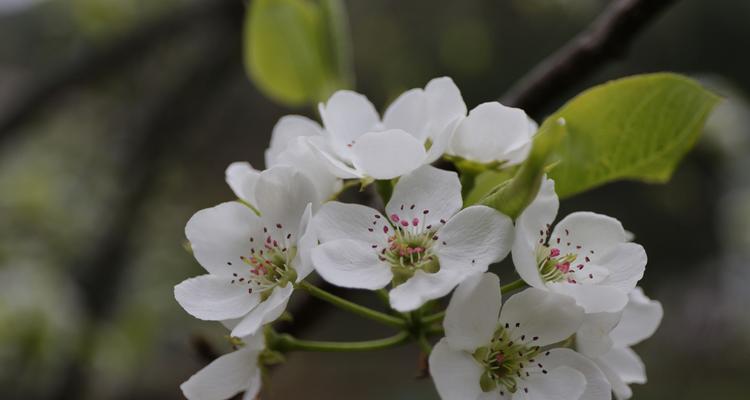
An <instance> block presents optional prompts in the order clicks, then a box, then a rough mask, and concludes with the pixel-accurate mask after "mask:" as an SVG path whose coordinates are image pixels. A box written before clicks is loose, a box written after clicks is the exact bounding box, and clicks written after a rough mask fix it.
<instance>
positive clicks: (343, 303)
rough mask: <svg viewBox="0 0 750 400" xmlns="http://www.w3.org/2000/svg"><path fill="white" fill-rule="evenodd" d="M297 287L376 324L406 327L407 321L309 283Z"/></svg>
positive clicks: (299, 284) (302, 283)
mask: <svg viewBox="0 0 750 400" xmlns="http://www.w3.org/2000/svg"><path fill="white" fill-rule="evenodd" d="M297 287H298V288H300V289H303V290H305V291H306V292H307V293H309V294H310V295H312V296H314V297H317V298H318V299H321V300H323V301H326V302H328V303H330V304H332V305H334V306H336V307H338V308H340V309H342V310H345V311H349V312H351V313H353V314H357V315H359V316H361V317H364V318H368V319H371V320H373V321H376V322H380V323H382V324H385V325H388V326H393V327H395V328H405V327H406V321H404V320H403V319H401V318H398V317H395V316H393V315H388V314H386V313H383V312H380V311H376V310H373V309H371V308H369V307H365V306H362V305H359V304H357V303H354V302H351V301H349V300H346V299H344V298H341V297H339V296H336V295H335V294H332V293H329V292H327V291H325V290H323V289H321V288H319V287H317V286H315V285H312V284H310V283H308V282H305V281H302V282H300V283H298V284H297Z"/></svg>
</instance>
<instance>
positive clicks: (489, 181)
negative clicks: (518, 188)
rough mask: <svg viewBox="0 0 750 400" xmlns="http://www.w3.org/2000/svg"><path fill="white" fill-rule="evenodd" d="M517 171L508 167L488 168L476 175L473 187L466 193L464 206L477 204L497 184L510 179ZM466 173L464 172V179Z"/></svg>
mask: <svg viewBox="0 0 750 400" xmlns="http://www.w3.org/2000/svg"><path fill="white" fill-rule="evenodd" d="M515 172H516V169H514V168H506V169H502V170H499V171H498V170H494V169H488V170H486V171H483V172H481V173H479V174H478V175H476V177H475V178H474V183H473V186H472V187H471V189H470V190H469V191H468V193H467V194H466V198H465V199H464V207H468V206H470V205H473V204H477V203H478V202H479V201H480V200H482V198H483V197H484V196H486V195H487V193H489V192H490V191H492V190H493V189H494V188H495V187H496V186H497V185H500V184H502V183H503V182H505V181H507V180H508V179H510V178H512V177H513V173H515ZM464 176H465V175H464V174H462V175H461V178H462V179H463V177H464Z"/></svg>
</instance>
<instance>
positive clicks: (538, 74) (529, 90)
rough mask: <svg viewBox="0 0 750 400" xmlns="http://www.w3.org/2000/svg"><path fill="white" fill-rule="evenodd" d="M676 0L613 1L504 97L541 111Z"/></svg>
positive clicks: (617, 54) (610, 57) (620, 49)
mask: <svg viewBox="0 0 750 400" xmlns="http://www.w3.org/2000/svg"><path fill="white" fill-rule="evenodd" d="M675 1H676V0H615V1H613V2H612V3H611V4H610V5H609V6H608V7H607V8H606V9H605V10H604V12H603V13H602V14H601V15H600V16H599V17H598V18H596V19H595V20H594V21H593V22H592V23H591V25H589V27H588V28H587V29H586V30H585V31H583V32H581V33H580V34H578V35H577V36H575V37H574V38H573V39H572V40H571V41H570V42H568V43H567V44H566V45H565V46H563V47H562V48H560V49H559V50H558V51H556V52H555V53H554V54H552V55H550V56H549V57H547V58H546V59H545V60H543V61H542V62H541V63H539V64H538V65H537V66H536V67H535V68H534V69H532V70H531V71H530V72H529V73H528V74H527V75H526V76H524V77H523V78H521V79H520V80H519V81H518V82H517V83H516V84H515V85H514V86H513V87H511V88H510V90H508V92H507V93H506V94H505V95H503V97H502V100H501V101H502V102H503V103H504V104H507V105H512V106H514V107H520V108H523V109H524V110H526V112H527V113H529V114H531V115H535V114H539V113H540V112H542V111H543V108H544V107H545V106H547V105H549V102H550V100H553V99H554V98H555V97H556V96H559V95H560V94H562V93H564V92H565V91H566V90H568V89H570V88H572V87H573V86H574V85H576V84H577V83H579V82H581V81H582V80H583V79H584V78H586V77H587V76H589V75H590V74H591V73H593V72H595V71H596V70H598V69H599V68H601V67H602V66H603V65H604V64H605V63H606V62H608V61H611V60H613V59H617V58H619V57H621V56H622V55H623V54H624V53H625V51H626V50H627V48H628V46H629V45H630V43H631V42H632V41H633V39H635V37H636V36H637V35H638V34H639V33H640V32H641V31H642V30H643V28H645V27H646V26H647V25H648V24H649V23H650V22H652V21H653V20H654V19H656V17H658V16H659V14H660V13H661V12H663V11H664V10H666V8H667V7H668V6H670V5H671V4H672V3H675Z"/></svg>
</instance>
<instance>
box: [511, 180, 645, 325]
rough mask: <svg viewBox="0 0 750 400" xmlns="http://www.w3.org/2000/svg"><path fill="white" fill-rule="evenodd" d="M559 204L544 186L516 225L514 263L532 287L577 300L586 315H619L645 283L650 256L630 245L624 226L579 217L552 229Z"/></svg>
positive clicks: (589, 216) (595, 217) (588, 214)
mask: <svg viewBox="0 0 750 400" xmlns="http://www.w3.org/2000/svg"><path fill="white" fill-rule="evenodd" d="M558 207H559V200H558V198H557V195H556V194H555V186H554V182H553V181H552V180H550V179H546V178H545V180H544V182H543V183H542V185H541V188H540V189H539V194H538V195H537V197H536V199H534V201H533V202H532V203H531V204H530V205H529V206H528V207H527V208H526V209H525V210H524V211H523V213H521V215H520V216H519V217H518V219H517V220H516V235H515V241H514V243H513V251H512V256H513V263H514V264H515V267H516V271H518V274H519V275H520V276H521V278H522V279H523V280H524V281H526V283H528V284H529V285H530V286H532V287H535V288H539V289H544V290H549V291H552V292H556V293H560V294H564V295H567V296H570V297H573V298H574V299H575V300H576V303H577V304H578V305H580V306H581V307H583V308H584V310H585V311H586V313H600V312H617V311H620V310H622V309H623V308H624V307H625V305H626V304H627V302H628V293H630V291H631V290H633V288H635V286H636V284H637V283H638V281H639V280H640V279H641V278H642V277H643V273H644V270H645V268H646V260H647V259H646V252H645V250H644V249H643V247H642V246H640V245H638V244H636V243H631V242H629V241H628V233H627V232H626V231H625V229H623V227H622V224H621V223H620V222H619V221H618V220H616V219H614V218H612V217H608V216H605V215H601V214H596V213H592V212H575V213H572V214H570V215H568V216H567V217H565V218H563V219H562V220H561V221H560V222H558V223H557V225H556V226H555V227H554V229H553V228H552V225H551V224H552V222H553V220H554V219H555V216H556V214H557V209H558Z"/></svg>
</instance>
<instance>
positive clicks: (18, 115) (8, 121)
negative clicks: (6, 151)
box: [0, 0, 242, 147]
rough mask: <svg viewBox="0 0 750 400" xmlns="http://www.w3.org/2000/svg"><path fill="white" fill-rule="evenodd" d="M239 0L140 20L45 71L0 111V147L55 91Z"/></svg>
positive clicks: (229, 10)
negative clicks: (117, 35) (128, 29)
mask: <svg viewBox="0 0 750 400" xmlns="http://www.w3.org/2000/svg"><path fill="white" fill-rule="evenodd" d="M240 5H241V3H240V1H239V0H204V1H197V2H194V3H193V4H192V5H190V6H189V7H186V8H184V9H180V10H175V11H173V12H170V13H169V14H167V15H165V16H163V17H160V18H157V19H156V20H154V21H151V22H148V23H143V24H142V25H141V26H139V27H137V28H135V29H134V30H133V31H131V32H129V33H127V34H124V35H123V36H121V37H120V38H119V39H115V40H113V41H112V42H110V43H108V44H105V45H103V46H102V47H98V48H91V49H88V50H86V51H84V52H83V53H82V54H80V55H79V56H77V57H75V58H73V59H72V60H71V61H70V62H68V63H66V64H64V65H63V66H62V67H58V68H56V69H55V70H52V71H49V72H48V73H47V74H46V75H44V76H42V77H40V78H39V79H38V80H37V82H36V83H33V84H32V86H31V87H30V88H29V89H28V91H26V93H22V94H21V95H19V98H18V99H17V100H16V101H15V102H14V103H12V104H11V106H10V108H9V109H8V110H5V111H4V112H2V113H0V147H1V146H2V145H3V144H5V143H7V142H8V141H9V140H10V139H11V138H12V137H13V136H14V135H15V134H16V133H17V132H18V128H19V127H21V126H22V125H23V124H24V123H26V122H28V121H29V120H30V119H31V117H33V116H34V115H36V114H37V113H38V112H39V111H41V110H42V109H44V108H45V107H46V106H47V105H48V104H49V103H50V102H51V101H52V100H53V99H54V98H55V97H56V96H57V95H60V94H61V93H64V92H65V91H67V90H69V89H71V88H74V87H76V86H77V85H80V84H83V83H87V82H91V81H94V80H96V79H98V78H101V77H104V76H107V75H108V74H111V73H114V72H116V71H118V70H121V69H122V68H125V67H127V66H129V65H131V64H132V63H134V62H137V61H138V60H140V59H142V56H143V53H144V52H147V51H149V50H151V49H153V48H154V47H156V46H157V45H159V44H160V43H162V41H163V40H165V39H168V38H170V37H173V36H176V35H177V34H179V33H181V32H184V31H186V30H188V29H193V28H194V27H196V26H198V25H202V24H204V23H209V22H216V21H219V22H220V21H224V20H226V19H227V18H231V17H232V16H234V15H236V14H237V13H238V12H239V13H242V7H241V6H240Z"/></svg>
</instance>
